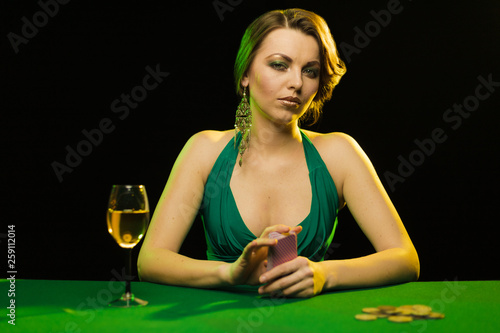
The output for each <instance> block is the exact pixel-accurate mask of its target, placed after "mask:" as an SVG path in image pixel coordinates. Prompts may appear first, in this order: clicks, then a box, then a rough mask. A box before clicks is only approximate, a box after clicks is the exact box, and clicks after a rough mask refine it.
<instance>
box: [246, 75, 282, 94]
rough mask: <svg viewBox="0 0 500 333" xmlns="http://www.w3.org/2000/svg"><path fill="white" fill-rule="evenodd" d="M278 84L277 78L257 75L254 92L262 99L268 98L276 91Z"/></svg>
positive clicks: (254, 81)
mask: <svg viewBox="0 0 500 333" xmlns="http://www.w3.org/2000/svg"><path fill="white" fill-rule="evenodd" d="M276 84H277V82H276V76H273V75H269V74H267V73H259V74H255V75H254V78H253V92H254V94H255V95H259V96H260V97H261V98H266V97H268V96H271V95H272V94H273V93H274V92H275V91H276V88H277V86H276ZM251 88H252V87H251Z"/></svg>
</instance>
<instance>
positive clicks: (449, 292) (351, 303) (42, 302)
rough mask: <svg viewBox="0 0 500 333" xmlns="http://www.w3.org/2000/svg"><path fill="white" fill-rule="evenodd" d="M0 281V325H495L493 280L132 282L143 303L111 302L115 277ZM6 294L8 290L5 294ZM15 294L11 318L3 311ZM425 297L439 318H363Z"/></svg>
mask: <svg viewBox="0 0 500 333" xmlns="http://www.w3.org/2000/svg"><path fill="white" fill-rule="evenodd" d="M9 288H10V282H9V281H7V280H1V281H0V294H1V295H2V309H3V311H2V319H1V322H0V331H1V332H54V333H60V332H67V333H69V332H135V333H137V332H197V333H198V332H275V333H277V332H287V333H288V332H301V333H304V332H500V318H499V317H500V282H499V281H441V282H412V283H405V284H400V285H394V286H387V287H380V288H371V289H360V290H350V291H340V292H329V293H325V294H322V295H319V296H316V297H313V298H310V299H284V298H276V299H271V298H268V297H263V296H260V295H258V294H257V293H256V292H254V291H253V290H200V289H191V288H181V287H173V286H164V285H157V284H152V283H146V282H133V283H132V291H133V292H134V293H135V295H136V296H137V297H139V298H142V299H145V300H147V301H149V304H148V305H147V306H144V307H137V308H110V307H108V306H107V303H108V301H110V300H112V299H113V298H115V297H116V296H119V295H120V294H121V291H122V289H123V283H121V282H117V281H53V280H17V281H15V296H13V297H8V290H9ZM11 296H12V295H11ZM10 299H14V300H15V326H13V325H11V324H9V323H8V321H9V320H11V318H9V316H6V314H7V313H8V312H9V311H10V310H8V309H6V306H8V304H9V302H10ZM405 304H426V305H429V306H431V307H432V308H433V309H434V310H435V311H439V312H443V313H444V314H445V315H446V318H445V319H441V320H419V321H414V322H411V323H392V322H389V321H388V320H387V319H377V320H375V321H371V322H362V321H358V320H356V319H354V315H355V314H357V313H360V312H361V309H362V308H364V307H373V306H378V305H395V306H399V305H405Z"/></svg>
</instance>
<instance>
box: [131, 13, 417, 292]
mask: <svg viewBox="0 0 500 333" xmlns="http://www.w3.org/2000/svg"><path fill="white" fill-rule="evenodd" d="M344 73H345V66H344V63H343V62H342V60H341V59H340V58H339V56H338V52H337V49H336V46H335V43H334V40H333V38H332V36H331V34H330V31H329V28H328V26H327V24H326V22H325V21H324V20H323V18H321V17H319V16H318V15H316V14H314V13H312V12H309V11H305V10H301V9H289V10H284V11H271V12H268V13H266V14H264V15H263V16H261V17H259V18H258V19H257V20H255V21H254V22H253V23H252V24H251V25H250V26H249V27H248V29H247V30H246V32H245V34H244V36H243V39H242V41H241V46H240V49H239V52H238V56H237V59H236V63H235V78H236V85H237V92H238V94H239V95H240V96H242V101H241V103H240V105H239V107H238V111H237V115H236V125H235V126H236V129H237V131H236V132H237V134H236V135H235V131H234V130H228V131H203V132H200V133H197V134H195V135H194V136H193V137H191V138H190V139H189V141H188V142H187V143H186V145H185V147H184V148H183V150H182V152H181V153H180V155H179V157H178V159H177V161H176V162H175V165H174V167H173V169H172V172H171V175H170V177H169V180H168V182H167V184H166V187H165V190H164V192H163V194H162V196H161V198H160V201H159V203H158V206H157V208H156V211H155V213H154V216H153V218H152V221H151V225H150V227H149V230H148V232H147V234H146V237H145V240H144V244H143V245H142V249H141V252H140V255H139V261H138V269H139V274H140V276H141V279H142V280H143V281H151V282H157V283H164V284H171V285H180V286H189V287H198V288H217V287H224V286H231V285H243V284H246V285H259V284H261V286H260V288H259V292H260V293H262V294H268V293H271V292H280V293H282V294H283V295H286V296H292V297H311V296H314V295H317V294H319V293H321V292H322V291H327V290H335V289H346V288H356V287H369V286H378V285H384V284H392V283H400V282H405V281H411V280H416V279H417V278H418V275H419V260H418V256H417V253H416V251H415V248H414V246H413V244H412V242H411V240H410V238H409V236H408V234H407V232H406V230H405V228H404V226H403V224H402V222H401V220H400V218H399V216H398V214H397V212H396V210H395V209H394V207H393V205H392V203H391V201H390V199H389V197H388V195H387V194H386V192H385V190H384V188H383V186H382V184H381V182H380V180H379V179H378V177H377V175H376V173H375V170H374V168H373V166H372V165H371V163H370V161H369V159H368V157H367V156H366V155H365V154H364V153H363V151H362V150H361V148H360V147H359V146H358V145H357V143H356V142H355V141H354V140H353V139H352V138H351V137H349V136H348V135H346V134H342V133H328V134H320V133H315V132H312V131H306V130H302V129H300V127H299V122H300V121H301V120H303V119H306V118H309V119H312V120H313V121H314V120H316V119H317V117H318V115H319V112H320V111H321V107H322V105H323V103H324V102H325V101H327V100H329V99H330V97H331V94H332V90H333V88H334V87H335V85H336V84H337V83H338V82H339V80H340V78H341V76H342V75H343V74H344ZM345 205H348V206H349V210H350V212H351V213H352V215H353V216H354V218H355V219H356V221H357V223H358V224H359V226H360V227H361V229H362V230H363V232H364V233H365V235H366V236H367V237H368V239H369V240H370V241H371V243H372V244H373V246H374V248H375V250H376V253H374V254H371V255H368V256H365V257H361V258H355V259H349V260H324V261H323V256H324V255H325V253H326V251H327V249H328V246H329V245H330V243H331V241H332V237H333V232H334V230H335V226H336V218H337V213H338V210H340V209H341V208H342V207H344V206H345ZM198 213H200V214H201V217H202V220H203V223H204V227H205V234H206V239H207V246H208V251H207V254H208V260H195V259H192V258H188V257H186V256H183V255H180V254H179V253H178V251H179V248H180V247H181V244H182V242H183V241H184V238H185V237H186V235H187V233H188V231H189V230H190V228H191V225H192V223H193V221H194V220H195V217H196V216H197V214H198ZM272 231H276V232H279V233H287V232H290V231H294V232H296V233H297V234H298V236H297V239H298V242H297V243H298V255H299V256H298V257H297V258H296V259H293V260H291V261H288V262H286V263H284V264H282V265H279V266H277V267H274V268H273V269H271V270H269V271H267V269H266V265H267V260H266V259H267V252H268V249H269V247H271V246H274V245H275V244H276V241H275V240H273V239H270V238H268V235H269V233H270V232H272Z"/></svg>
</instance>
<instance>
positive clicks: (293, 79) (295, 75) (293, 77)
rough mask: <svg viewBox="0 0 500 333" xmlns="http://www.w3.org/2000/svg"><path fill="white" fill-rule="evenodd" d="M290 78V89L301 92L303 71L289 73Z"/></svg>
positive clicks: (296, 70)
mask: <svg viewBox="0 0 500 333" xmlns="http://www.w3.org/2000/svg"><path fill="white" fill-rule="evenodd" d="M289 74H290V77H289V81H288V88H289V89H293V90H297V91H300V89H301V88H302V84H303V81H302V70H301V69H293V70H290V71H289Z"/></svg>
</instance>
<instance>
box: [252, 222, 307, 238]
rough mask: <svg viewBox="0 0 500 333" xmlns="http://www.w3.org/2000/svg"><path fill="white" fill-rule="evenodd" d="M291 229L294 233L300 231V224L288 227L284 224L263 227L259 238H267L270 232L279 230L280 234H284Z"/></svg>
mask: <svg viewBox="0 0 500 333" xmlns="http://www.w3.org/2000/svg"><path fill="white" fill-rule="evenodd" d="M291 231H293V232H295V233H296V234H299V233H300V232H301V231H302V226H299V225H298V226H295V227H290V226H287V225H284V224H277V225H273V226H270V227H267V228H266V229H264V231H263V232H262V234H261V235H260V238H268V237H269V234H270V233H271V232H279V233H280V234H286V233H289V232H291Z"/></svg>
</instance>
